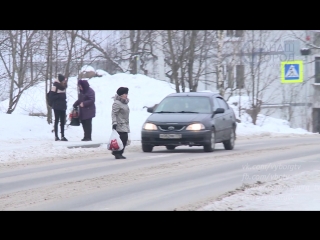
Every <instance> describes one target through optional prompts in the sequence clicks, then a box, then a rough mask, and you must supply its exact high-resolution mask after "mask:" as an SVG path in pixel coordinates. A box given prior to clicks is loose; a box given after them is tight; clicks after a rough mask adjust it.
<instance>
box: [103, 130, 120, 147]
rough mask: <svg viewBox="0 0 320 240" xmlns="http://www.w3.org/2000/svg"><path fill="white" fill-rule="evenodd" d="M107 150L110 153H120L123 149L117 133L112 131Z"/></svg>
mask: <svg viewBox="0 0 320 240" xmlns="http://www.w3.org/2000/svg"><path fill="white" fill-rule="evenodd" d="M107 148H108V150H110V151H121V150H122V149H123V143H122V141H121V139H120V136H119V133H118V132H117V131H116V130H114V129H112V133H111V136H110V139H109V142H108V144H107Z"/></svg>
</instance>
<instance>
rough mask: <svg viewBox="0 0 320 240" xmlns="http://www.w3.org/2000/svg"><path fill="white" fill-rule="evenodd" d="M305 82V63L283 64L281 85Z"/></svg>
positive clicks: (287, 62)
mask: <svg viewBox="0 0 320 240" xmlns="http://www.w3.org/2000/svg"><path fill="white" fill-rule="evenodd" d="M299 82H303V61H302V60H298V61H286V62H281V83H299Z"/></svg>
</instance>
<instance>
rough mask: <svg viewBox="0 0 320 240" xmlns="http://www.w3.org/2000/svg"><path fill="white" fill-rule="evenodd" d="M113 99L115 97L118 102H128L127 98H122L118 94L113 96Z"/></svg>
mask: <svg viewBox="0 0 320 240" xmlns="http://www.w3.org/2000/svg"><path fill="white" fill-rule="evenodd" d="M114 99H115V100H119V101H120V102H122V103H124V104H128V102H129V98H127V99H123V98H121V97H120V96H119V95H118V94H116V95H115V96H114Z"/></svg>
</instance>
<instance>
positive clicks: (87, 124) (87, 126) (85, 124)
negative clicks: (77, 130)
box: [81, 118, 92, 139]
mask: <svg viewBox="0 0 320 240" xmlns="http://www.w3.org/2000/svg"><path fill="white" fill-rule="evenodd" d="M81 124H82V128H83V132H84V137H83V138H85V139H91V133H92V118H89V119H86V120H81Z"/></svg>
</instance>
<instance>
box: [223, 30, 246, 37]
mask: <svg viewBox="0 0 320 240" xmlns="http://www.w3.org/2000/svg"><path fill="white" fill-rule="evenodd" d="M243 31H244V30H227V34H226V35H227V37H243Z"/></svg>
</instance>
